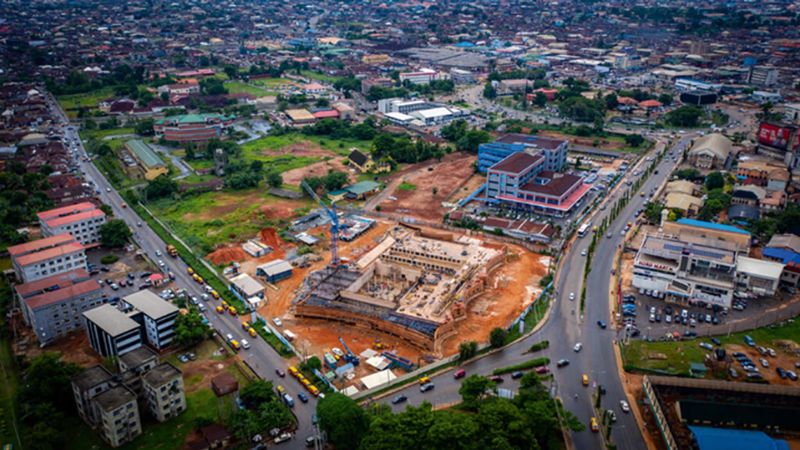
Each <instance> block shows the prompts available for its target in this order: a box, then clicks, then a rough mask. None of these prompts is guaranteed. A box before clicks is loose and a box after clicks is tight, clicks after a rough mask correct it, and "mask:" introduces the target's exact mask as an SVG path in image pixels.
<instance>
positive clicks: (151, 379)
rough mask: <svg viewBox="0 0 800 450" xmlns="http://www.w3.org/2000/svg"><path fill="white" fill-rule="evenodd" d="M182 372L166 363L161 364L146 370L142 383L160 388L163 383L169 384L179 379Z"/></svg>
mask: <svg viewBox="0 0 800 450" xmlns="http://www.w3.org/2000/svg"><path fill="white" fill-rule="evenodd" d="M181 376H182V372H181V371H180V370H178V368H177V367H175V366H173V365H172V364H170V363H168V362H162V363H161V364H159V365H157V366H155V367H153V368H152V369H150V370H148V371H147V373H146V374H145V375H144V382H145V383H147V384H149V385H150V386H161V385H162V384H164V383H169V382H170V381H172V380H174V379H175V378H181Z"/></svg>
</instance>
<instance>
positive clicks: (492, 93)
mask: <svg viewBox="0 0 800 450" xmlns="http://www.w3.org/2000/svg"><path fill="white" fill-rule="evenodd" d="M483 96H484V97H486V98H488V99H489V100H493V99H495V98H497V91H496V90H495V88H494V86H493V85H492V82H491V81H488V82H486V85H485V86H484V87H483Z"/></svg>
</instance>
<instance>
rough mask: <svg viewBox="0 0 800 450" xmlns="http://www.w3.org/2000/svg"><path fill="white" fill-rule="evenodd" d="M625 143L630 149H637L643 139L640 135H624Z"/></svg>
mask: <svg viewBox="0 0 800 450" xmlns="http://www.w3.org/2000/svg"><path fill="white" fill-rule="evenodd" d="M625 143H626V144H628V145H630V146H631V147H634V148H637V147H639V146H640V145H642V144H644V138H643V137H642V135H641V134H626V135H625Z"/></svg>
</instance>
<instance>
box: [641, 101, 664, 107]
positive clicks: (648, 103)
mask: <svg viewBox="0 0 800 450" xmlns="http://www.w3.org/2000/svg"><path fill="white" fill-rule="evenodd" d="M639 106H641V107H642V108H658V107H659V106H663V105H662V104H661V102H660V101H658V100H645V101H643V102H641V103H639Z"/></svg>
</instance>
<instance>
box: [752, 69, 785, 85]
mask: <svg viewBox="0 0 800 450" xmlns="http://www.w3.org/2000/svg"><path fill="white" fill-rule="evenodd" d="M747 82H748V83H749V84H754V85H756V86H772V85H774V84H775V83H777V82H778V69H776V68H775V67H768V66H755V67H751V68H750V72H749V73H748V74H747Z"/></svg>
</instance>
